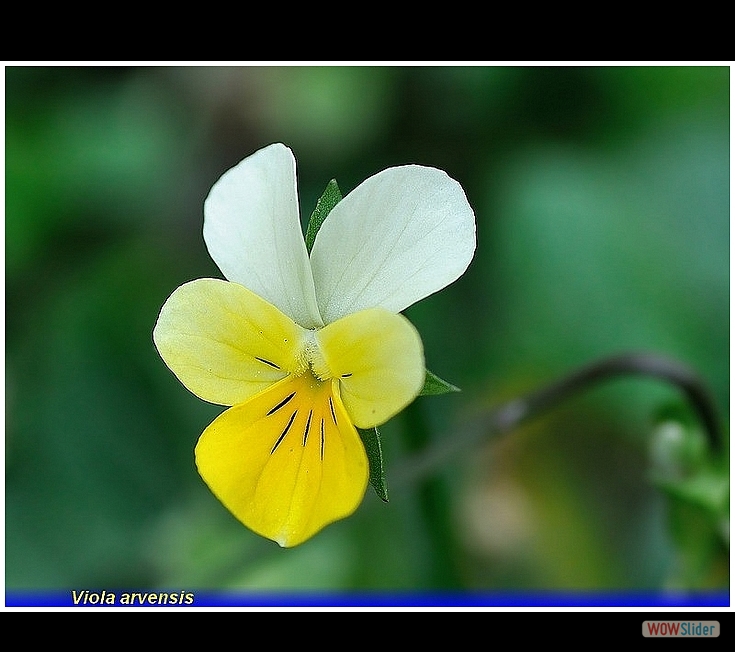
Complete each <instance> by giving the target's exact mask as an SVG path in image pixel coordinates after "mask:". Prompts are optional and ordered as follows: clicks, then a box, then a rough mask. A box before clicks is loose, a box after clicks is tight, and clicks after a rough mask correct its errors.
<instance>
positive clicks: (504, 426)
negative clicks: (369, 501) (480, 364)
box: [391, 352, 723, 485]
mask: <svg viewBox="0 0 735 652" xmlns="http://www.w3.org/2000/svg"><path fill="white" fill-rule="evenodd" d="M626 375H637V376H645V377H649V378H658V379H660V380H663V381H665V382H667V383H669V384H671V385H674V386H676V387H678V388H679V389H680V390H681V391H682V392H683V394H684V395H685V396H686V398H687V399H688V401H689V403H690V404H691V406H692V408H693V410H694V412H695V413H696V415H697V416H698V418H699V420H700V421H701V423H702V427H703V429H704V431H705V433H706V435H707V438H708V441H709V445H710V448H711V450H712V452H714V453H719V452H721V451H722V449H723V441H722V433H721V431H720V427H719V422H718V418H717V410H716V408H715V405H714V402H713V400H712V398H711V396H710V393H709V391H708V389H707V387H706V385H705V383H704V381H703V380H702V379H701V378H700V377H699V376H698V374H696V373H695V372H694V371H693V370H692V369H691V368H689V367H687V366H686V365H684V364H682V363H681V362H678V361H676V360H672V359H670V358H667V357H664V356H660V355H657V354H654V353H646V352H640V353H625V354H622V355H617V356H614V357H611V358H605V359H603V360H600V361H598V362H594V363H592V364H590V365H588V366H586V367H583V368H581V369H579V370H577V371H575V372H573V373H571V374H569V375H568V376H565V377H563V378H561V379H560V380H557V381H556V382H554V383H552V384H550V385H547V386H546V387H542V388H541V389H538V390H536V391H533V392H531V393H529V394H526V395H525V396H522V397H520V398H516V399H513V400H511V401H509V402H507V403H504V404H503V405H501V406H500V407H498V408H497V409H495V410H493V411H492V412H489V413H485V414H483V415H481V416H479V417H478V418H476V419H474V420H473V421H472V422H470V423H469V424H468V425H467V427H466V428H464V429H463V431H462V436H459V437H453V438H452V439H451V440H444V441H440V442H438V443H437V444H435V445H433V446H431V447H429V448H428V449H426V450H425V451H424V452H423V453H420V454H419V455H417V456H416V457H415V458H414V459H411V460H410V461H409V462H407V463H406V465H405V467H404V468H402V469H398V470H397V472H396V473H395V474H393V478H394V481H393V482H392V483H391V484H398V485H400V484H403V483H405V482H410V481H412V480H415V479H417V478H418V477H421V476H423V475H425V474H427V473H430V472H431V471H433V470H435V469H436V468H438V467H439V466H440V465H441V464H443V463H445V462H446V460H447V458H449V457H451V456H452V455H454V454H456V453H458V452H460V451H461V450H465V449H467V448H469V447H471V446H472V445H474V444H477V443H479V442H481V441H483V440H485V439H487V438H489V437H491V436H493V435H500V434H503V433H506V432H508V431H510V430H513V429H514V428H517V427H518V426H519V425H521V424H522V423H525V422H526V421H528V420H530V419H532V418H533V417H535V416H538V415H539V414H541V413H543V412H545V411H546V410H548V409H550V408H553V407H555V406H556V405H558V404H559V403H561V402H562V401H564V400H566V399H567V398H569V397H570V396H572V395H574V394H577V393H579V392H581V391H584V390H587V389H590V388H591V387H592V386H594V385H597V384H598V383H600V382H602V381H606V380H610V379H613V378H616V377H619V376H626Z"/></svg>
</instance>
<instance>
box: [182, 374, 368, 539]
mask: <svg viewBox="0 0 735 652" xmlns="http://www.w3.org/2000/svg"><path fill="white" fill-rule="evenodd" d="M196 462H197V467H198V469H199V473H200V474H201V476H202V478H203V479H204V481H205V482H206V483H207V485H208V486H209V488H210V489H211V490H212V492H213V493H214V494H215V495H216V496H217V498H219V500H220V501H221V502H222V503H223V504H224V505H225V507H227V509H229V510H230V511H231V512H232V513H233V514H234V515H235V516H236V517H237V518H238V519H239V520H240V521H241V522H242V523H243V524H244V525H246V526H247V527H249V528H250V529H251V530H253V531H254V532H257V533H258V534H260V535H262V536H265V537H267V538H269V539H273V540H274V541H276V542H278V543H279V544H280V545H281V546H284V547H290V546H295V545H298V544H299V543H302V542H303V541H305V540H306V539H308V538H309V537H311V536H313V535H314V534H316V533H317V532H318V531H319V530H321V529H322V528H323V527H324V526H326V525H328V524H329V523H332V522H333V521H336V520H338V519H341V518H344V517H346V516H349V515H350V514H352V512H354V511H355V510H356V509H357V507H358V505H359V504H360V502H361V501H362V498H363V496H364V494H365V489H366V487H367V482H368V462H367V457H366V455H365V449H364V448H363V445H362V442H361V441H360V437H359V435H358V434H357V431H356V430H355V428H354V426H353V425H352V423H351V422H350V420H349V417H348V416H347V413H346V411H345V409H344V407H343V405H342V401H341V399H340V397H339V389H338V384H337V381H326V382H321V381H318V380H316V379H315V378H314V377H313V376H312V375H311V374H310V373H308V372H307V373H304V374H302V375H301V376H297V377H293V376H290V377H288V378H286V379H284V380H282V381H280V382H278V383H276V384H275V385H273V386H272V387H270V388H268V389H267V390H265V391H263V392H261V393H260V394H258V395H256V396H254V397H253V398H251V399H249V400H248V401H246V402H245V403H242V404H240V405H236V406H235V407H232V408H230V409H228V410H226V411H225V412H223V413H222V414H221V415H220V416H219V417H218V418H217V419H215V420H214V421H213V422H212V424H211V425H210V426H209V427H208V428H207V429H206V430H205V431H204V433H202V436H201V437H200V439H199V442H198V444H197V447H196Z"/></svg>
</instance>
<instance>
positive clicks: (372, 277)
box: [153, 144, 475, 546]
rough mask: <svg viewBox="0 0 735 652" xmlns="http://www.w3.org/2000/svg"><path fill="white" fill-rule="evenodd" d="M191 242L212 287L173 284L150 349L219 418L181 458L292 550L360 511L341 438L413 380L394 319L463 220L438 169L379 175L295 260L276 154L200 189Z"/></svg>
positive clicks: (418, 382)
mask: <svg viewBox="0 0 735 652" xmlns="http://www.w3.org/2000/svg"><path fill="white" fill-rule="evenodd" d="M204 240H205V242H206V244H207V248H208V250H209V253H210V255H211V257H212V259H213V260H214V261H215V262H216V263H217V265H218V266H219V268H220V270H221V271H222V272H223V274H224V276H225V277H226V279H227V280H226V281H225V280H219V279H198V280H195V281H191V282H189V283H185V284H184V285H182V286H180V287H179V288H177V289H176V290H175V291H174V292H173V294H172V295H171V296H170V297H169V298H168V300H167V301H166V302H165V304H164V306H163V308H162V309H161V313H160V315H159V317H158V321H157V323H156V326H155V329H154V332H153V339H154V342H155V345H156V347H157V348H158V351H159V353H160V355H161V357H162V358H163V360H164V361H165V363H166V364H167V365H168V367H169V368H170V369H171V370H172V371H173V373H174V374H175V375H176V376H177V377H178V379H179V380H180V381H181V382H182V383H183V385H184V386H185V387H187V388H188V389H189V390H190V391H191V392H193V393H194V394H196V395H197V396H198V397H200V398H201V399H204V400H205V401H209V402H211V403H215V404H219V405H224V406H228V409H227V410H225V411H224V412H222V413H221V414H220V415H219V416H218V417H217V418H216V419H215V420H214V421H213V422H212V423H211V424H210V425H209V426H208V427H207V428H206V429H205V430H204V432H203V433H202V435H201V437H200V438H199V441H198V443H197V446H196V452H195V455H196V463H197V468H198V470H199V473H200V475H201V476H202V478H203V479H204V481H205V482H206V484H207V485H208V486H209V488H210V489H211V490H212V492H213V493H214V494H215V496H217V498H218V499H219V500H220V501H221V502H222V503H223V504H224V505H225V507H227V509H229V510H230V511H231V512H232V514H233V515H234V516H235V517H236V518H237V519H239V520H240V521H241V522H242V523H243V524H244V525H246V526H247V527H249V528H250V529H252V530H253V531H254V532H257V533H258V534H261V535H263V536H265V537H268V538H270V539H273V540H274V541H276V542H278V543H279V544H280V545H282V546H294V545H297V544H299V543H302V542H303V541H305V540H306V539H308V538H309V537H311V536H313V535H314V534H315V533H317V532H318V531H319V530H321V529H322V528H323V527H324V526H326V525H328V524H329V523H332V522H334V521H336V520H338V519H341V518H344V517H346V516H349V515H350V514H351V513H353V512H354V511H355V510H356V509H357V507H358V506H359V504H360V502H361V501H362V498H363V495H364V493H365V489H366V487H367V482H368V474H369V469H368V459H367V456H366V453H365V449H364V447H363V444H362V441H361V439H360V436H359V434H358V432H357V430H356V428H372V427H374V426H378V425H380V424H382V423H384V422H385V421H387V420H388V419H390V418H391V417H392V416H394V415H395V414H397V413H398V412H400V411H401V410H402V409H403V408H404V407H406V405H408V404H409V403H410V402H411V401H412V400H413V399H414V398H416V396H417V395H418V394H419V392H420V390H421V388H422V386H423V383H424V377H425V374H426V370H425V367H424V356H423V346H422V343H421V338H420V336H419V334H418V332H417V331H416V329H415V328H414V327H413V326H412V325H411V323H410V322H409V321H408V320H407V319H406V318H405V317H404V316H403V315H401V314H399V313H400V311H402V310H403V309H404V308H406V307H408V306H410V305H411V304H413V303H415V302H416V301H419V300H420V299H423V298H424V297H426V296H428V295H430V294H432V293H434V292H436V291H437V290H440V289H441V288H443V287H445V286H446V285H448V284H449V283H451V282H453V281H454V280H456V279H457V278H458V277H459V276H461V274H462V273H463V272H464V271H465V269H466V268H467V266H468V265H469V263H470V261H471V260H472V256H473V255H474V250H475V218H474V213H473V212H472V209H471V208H470V206H469V203H468V202H467V199H466V197H465V195H464V192H463V190H462V188H461V186H460V185H459V184H458V183H457V182H456V181H454V180H453V179H451V178H450V177H449V176H447V174H446V173H444V172H442V171H441V170H437V169H434V168H428V167H422V166H418V165H407V166H402V167H394V168H389V169H387V170H384V171H382V172H380V173H378V174H376V175H375V176H372V177H370V178H369V179H367V180H366V181H364V182H363V183H362V184H360V185H359V186H358V187H357V188H356V189H355V190H353V191H352V192H351V193H349V194H348V195H347V196H346V197H344V199H342V200H341V201H339V203H337V204H336V206H334V208H333V209H332V210H331V211H330V212H329V214H328V215H327V217H326V219H325V220H324V222H323V223H322V225H321V228H320V229H319V231H318V233H317V235H316V239H315V240H314V242H313V248H312V250H311V255H309V253H308V252H307V248H306V244H305V242H304V237H303V235H302V232H301V226H300V218H299V208H298V195H297V187H296V162H295V159H294V157H293V154H292V152H291V150H290V149H288V148H287V147H286V146H285V145H282V144H275V145H270V146H268V147H265V148H264V149H261V150H259V151H258V152H256V153H255V154H253V155H251V156H249V157H248V158H246V159H244V160H243V161H241V162H240V163H239V164H238V165H236V166H235V167H234V168H232V169H230V170H229V171H227V172H225V174H224V175H223V176H222V177H221V178H220V179H219V180H218V181H217V182H216V183H215V185H214V186H213V187H212V190H211V191H210V193H209V196H208V197H207V199H206V201H205V203H204Z"/></svg>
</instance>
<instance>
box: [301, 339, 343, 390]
mask: <svg viewBox="0 0 735 652" xmlns="http://www.w3.org/2000/svg"><path fill="white" fill-rule="evenodd" d="M306 371H310V372H311V374H312V375H313V376H314V378H316V379H317V380H321V381H324V380H329V379H330V378H332V377H334V374H333V373H332V371H331V369H330V368H329V366H328V365H327V362H326V360H325V359H324V355H323V354H322V351H321V349H320V348H319V343H318V342H317V341H316V331H315V330H307V331H305V335H304V346H303V349H302V350H301V353H300V355H299V368H298V369H297V371H296V372H295V373H296V375H297V376H300V375H301V374H303V373H304V372H306Z"/></svg>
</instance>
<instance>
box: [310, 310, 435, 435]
mask: <svg viewBox="0 0 735 652" xmlns="http://www.w3.org/2000/svg"><path fill="white" fill-rule="evenodd" d="M315 337H316V341H317V343H318V344H319V349H320V352H321V354H322V356H323V358H324V362H325V364H326V366H327V368H328V370H329V372H330V374H331V375H332V376H333V377H334V378H338V379H339V382H340V395H341V397H342V401H343V402H344V405H345V408H346V409H347V413H348V414H349V415H350V418H351V419H352V422H353V423H354V424H355V425H356V426H358V427H360V428H371V427H373V426H377V425H380V424H381V423H384V422H386V421H387V420H388V419H390V418H391V417H392V416H393V415H395V414H397V413H398V412H400V411H401V410H402V409H403V408H404V407H406V405H408V404H409V403H410V402H411V401H413V399H414V398H416V396H417V395H418V393H419V392H420V391H421V387H422V386H423V383H424V375H425V371H424V351H423V346H422V344H421V337H420V336H419V334H418V332H417V331H416V329H415V328H414V327H413V326H412V325H411V322H409V321H408V320H407V319H406V318H405V317H403V316H402V315H397V314H394V313H391V312H388V311H387V310H384V309H382V308H371V309H368V310H362V311H360V312H357V313H354V314H352V315H348V316H347V317H343V318H342V319H339V320H337V321H335V322H333V323H331V324H329V325H328V326H325V327H324V328H322V329H321V330H318V331H316V333H315Z"/></svg>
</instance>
